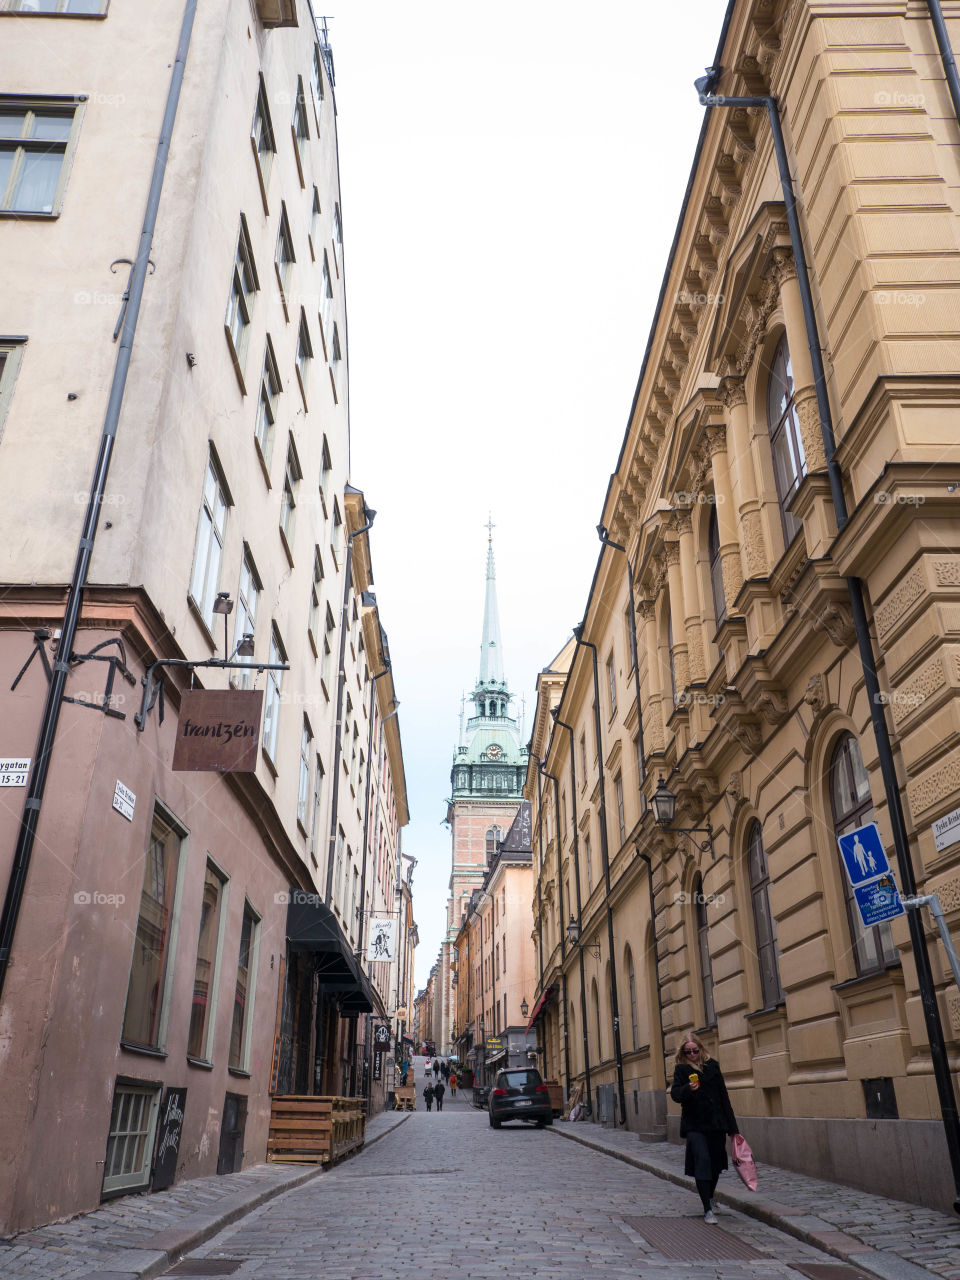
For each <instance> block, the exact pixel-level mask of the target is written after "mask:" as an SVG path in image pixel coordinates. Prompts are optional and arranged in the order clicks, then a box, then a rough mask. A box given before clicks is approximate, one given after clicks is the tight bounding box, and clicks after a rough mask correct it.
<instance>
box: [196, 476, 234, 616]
mask: <svg viewBox="0 0 960 1280" xmlns="http://www.w3.org/2000/svg"><path fill="white" fill-rule="evenodd" d="M227 506H228V497H227V492H226V486H225V485H224V483H223V480H222V478H221V476H220V473H219V471H218V469H217V467H216V465H215V463H214V460H213V457H212V456H211V457H209V458H208V459H207V471H206V475H205V476H204V481H203V498H202V500H201V503H200V519H199V521H198V524H197V546H196V552H195V554H194V558H193V578H192V580H191V582H190V596H191V598H192V600H193V603H194V604H195V605H196V606H197V609H198V611H199V613H200V617H201V618H202V619H203V621H204V622H205V623H206V625H207V628H208V629H209V630H211V631H212V630H213V604H214V601H215V600H216V598H217V591H218V589H219V586H220V567H221V564H222V562H223V539H224V536H225V532H226V526H227Z"/></svg>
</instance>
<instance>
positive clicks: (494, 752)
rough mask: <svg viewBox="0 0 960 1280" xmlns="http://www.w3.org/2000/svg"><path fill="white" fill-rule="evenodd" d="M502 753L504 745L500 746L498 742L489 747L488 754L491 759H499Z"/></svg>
mask: <svg viewBox="0 0 960 1280" xmlns="http://www.w3.org/2000/svg"><path fill="white" fill-rule="evenodd" d="M502 755H503V747H500V746H498V745H497V744H496V743H494V744H493V746H492V747H488V748H487V756H488V757H489V759H491V760H499V759H500V757H501V756H502Z"/></svg>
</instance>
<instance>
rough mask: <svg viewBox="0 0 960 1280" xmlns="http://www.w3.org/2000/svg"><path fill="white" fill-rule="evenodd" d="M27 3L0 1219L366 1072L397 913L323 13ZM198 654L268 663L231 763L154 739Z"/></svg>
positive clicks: (13, 326)
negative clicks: (193, 768)
mask: <svg viewBox="0 0 960 1280" xmlns="http://www.w3.org/2000/svg"><path fill="white" fill-rule="evenodd" d="M194 8H195V12H194ZM55 9H56V12H52V11H51V12H49V13H47V12H44V13H43V14H38V13H35V12H33V11H32V9H31V7H30V6H26V5H17V4H9V3H5V4H0V86H2V92H0V118H2V120H3V122H4V126H3V128H2V129H0V263H2V268H3V278H4V282H5V283H4V289H3V292H2V297H0V527H2V529H3V535H4V536H3V537H2V539H0V582H2V584H3V590H2V593H0V594H2V602H0V667H2V672H3V676H4V679H3V682H2V683H3V693H2V694H0V700H2V712H3V714H2V721H3V725H4V735H3V744H2V747H0V757H2V759H3V765H2V768H0V778H2V782H3V788H4V789H3V792H2V794H3V797H4V804H3V805H2V806H0V883H2V886H3V889H4V891H5V894H6V897H5V906H4V910H3V926H2V936H3V939H4V941H3V944H2V945H0V965H2V969H3V976H2V978H0V983H2V996H0V1000H2V1007H0V1070H2V1073H3V1077H4V1081H5V1085H6V1089H7V1092H8V1095H9V1097H10V1098H15V1099H19V1100H20V1102H21V1105H18V1106H7V1107H4V1108H3V1114H2V1117H0V1165H2V1167H3V1168H4V1169H6V1170H9V1171H10V1174H11V1176H10V1177H9V1178H7V1179H5V1180H4V1181H3V1184H2V1185H3V1188H4V1190H3V1192H2V1193H0V1234H4V1235H6V1234H8V1233H10V1232H12V1231H16V1230H20V1229H22V1228H25V1227H29V1226H31V1225H34V1224H36V1223H38V1222H42V1221H46V1220H49V1219H51V1218H56V1217H60V1216H63V1215H67V1214H71V1213H75V1212H78V1211H80V1210H83V1209H88V1208H91V1207H94V1206H95V1205H96V1204H97V1203H98V1202H99V1201H100V1199H101V1198H102V1197H108V1196H113V1195H117V1194H121V1193H123V1192H125V1191H131V1190H140V1189H145V1188H149V1187H157V1186H159V1185H163V1183H164V1182H169V1181H174V1180H179V1179H181V1178H184V1177H195V1176H198V1175H202V1174H207V1173H213V1172H215V1171H218V1170H219V1171H221V1172H229V1171H232V1170H234V1169H237V1168H240V1167H241V1166H244V1167H245V1166H248V1165H251V1164H254V1163H256V1162H258V1161H262V1160H263V1159H264V1158H265V1154H266V1145H267V1135H268V1126H269V1120H270V1105H271V1104H270V1098H271V1094H275V1093H290V1092H300V1093H315V1092H323V1093H333V1094H340V1093H350V1094H361V1095H363V1096H366V1097H368V1098H369V1099H370V1105H371V1106H376V1105H382V1100H383V1098H384V1095H385V1082H384V1081H382V1080H374V1079H373V1078H372V1077H373V1075H374V1074H375V1067H376V1058H375V1055H374V1054H373V1053H372V1051H371V1046H372V1043H373V1040H372V1033H373V1031H374V1030H375V1028H376V1026H377V1025H379V1024H382V1023H384V1022H386V1021H387V1020H388V1018H389V1016H390V1014H392V1013H395V1010H396V1003H395V1000H396V997H395V995H393V996H392V993H395V992H396V991H397V974H396V972H395V969H394V968H391V966H390V964H389V963H387V962H385V961H384V960H378V961H376V962H370V961H368V960H367V959H366V948H367V945H368V941H369V937H370V928H371V924H372V922H373V921H375V920H376V919H377V917H389V918H391V919H394V920H396V919H397V918H398V917H403V918H405V920H406V923H407V925H408V926H410V925H412V915H411V907H410V900H409V892H407V894H406V905H405V906H404V905H403V904H402V903H401V901H400V900H399V898H398V894H397V889H396V883H397V881H398V879H399V870H398V862H399V857H400V832H401V829H402V827H403V826H404V824H405V823H406V822H407V817H408V815H407V807H406V791H405V783H404V775H403V761H402V751H401V743H400V735H399V729H398V721H397V718H396V715H395V711H396V699H395V695H394V690H393V680H392V673H391V670H390V667H389V662H388V657H387V649H386V639H385V636H384V634H383V630H382V627H381V624H380V619H379V615H378V611H377V608H376V602H375V599H374V597H373V596H372V587H373V574H372V568H371V545H370V537H371V535H370V526H371V522H372V517H373V513H372V512H371V511H370V510H369V509H368V507H367V505H366V503H365V500H364V495H363V493H362V492H361V491H360V490H358V489H356V488H354V487H352V486H351V485H350V484H349V480H350V470H349V429H348V428H349V422H348V414H347V396H348V386H347V345H346V309H345V296H344V285H343V268H344V263H343V219H342V217H341V206H340V191H339V177H338V163H337V135H336V120H335V104H334V92H335V90H334V84H333V61H332V52H331V50H330V47H329V44H328V42H327V40H326V35H325V32H324V31H323V30H322V29H320V30H318V29H317V27H316V26H315V23H314V18H313V15H312V12H311V10H310V7H309V5H308V4H307V3H306V2H305V0H282V2H277V0H271V2H270V3H266V2H263V3H260V0H256V2H253V0H214V2H213V3H210V4H204V5H199V6H195V7H194V6H192V5H189V4H188V5H173V6H170V5H152V6H151V5H148V6H142V5H137V6H130V5H123V4H116V3H114V4H110V5H109V6H108V4H107V3H106V0H104V3H102V4H100V5H97V4H92V3H84V4H82V5H74V4H60V5H58V6H55ZM190 15H192V16H193V21H192V26H191V25H190V23H189V22H187V21H183V22H182V19H184V18H185V16H187V17H189V16H190ZM181 77H182V87H179V89H178V86H180V83H181ZM168 143H169V154H168V156H167V158H166V161H165V170H164V167H163V166H164V157H165V154H166V151H167V144H168ZM160 176H162V189H161V188H160V187H159V186H158V179H159V177H160ZM158 191H159V199H157V198H156V197H157V193H158ZM145 211H146V212H145ZM138 246H139V248H138ZM148 256H149V265H148V262H147V257H148ZM131 258H132V259H133V260H134V266H133V267H131V266H130V262H131ZM141 295H142V302H141ZM98 456H99V458H100V464H99V469H97V467H98ZM107 464H109V469H108V466H107ZM92 475H94V476H95V479H94V482H93V483H91V476H92ZM104 476H105V477H106V478H105V482H104ZM71 581H73V582H74V584H75V586H74V588H71V587H70V585H69V584H71ZM78 587H82V590H78V589H77V588H78ZM75 606H76V610H75V612H74V613H73V615H71V610H73V609H74V607H75ZM71 616H72V617H73V619H74V620H75V622H76V626H75V629H74V632H73V634H72V635H70V634H69V628H68V619H70V618H71ZM69 626H70V627H73V623H72V622H71V623H70V624H69ZM64 628H68V632H67V633H66V638H64V632H63V629H64ZM238 655H239V656H238ZM61 659H63V660H61ZM212 660H218V661H221V662H222V661H227V660H230V661H238V662H246V663H248V664H249V665H248V667H247V669H239V668H237V669H234V668H227V667H221V668H220V669H218V668H217V667H213V666H200V667H196V666H188V665H187V664H195V663H197V662H201V663H204V662H206V663H209V662H211V661H212ZM157 662H163V663H165V664H171V663H173V664H179V665H172V666H171V665H166V666H164V667H160V668H158V667H156V666H155V665H154V664H156V663H157ZM258 663H259V664H261V667H258V666H257V664H258ZM267 668H269V669H267ZM148 671H150V672H152V675H151V676H148ZM147 679H150V680H151V683H152V689H153V692H154V694H158V690H159V689H160V688H162V696H158V697H157V698H156V700H154V701H151V700H150V699H147V698H145V697H144V696H143V695H145V694H146V692H148V690H146V689H145V687H144V682H145V681H146V680H147ZM191 686H193V687H195V688H200V687H202V688H204V689H221V690H229V689H231V688H232V689H235V690H238V691H242V690H245V689H249V690H258V691H260V692H261V693H262V694H263V717H262V723H260V722H259V721H258V722H257V724H256V725H255V727H254V729H253V731H252V732H253V734H254V739H255V741H256V749H255V751H254V759H253V765H252V771H248V772H232V771H230V770H229V769H227V770H226V771H225V772H223V773H222V774H220V773H218V772H216V771H213V772H211V771H206V772H184V771H182V770H179V769H177V770H175V769H174V768H173V752H174V747H175V745H176V743H177V741H178V724H177V713H178V710H179V708H180V705H181V702H182V699H183V696H184V694H185V693H186V692H187V691H188V690H189V689H190V688H191ZM57 688H62V691H63V692H64V694H65V700H64V701H63V703H62V704H61V710H60V714H59V720H58V721H57V720H54V721H52V722H51V721H50V718H49V715H48V712H49V708H50V706H51V699H52V698H53V696H54V694H55V691H56V690H57ZM50 723H53V724H54V725H55V736H54V738H53V748H52V753H51V754H50V756H49V771H48V777H47V782H46V786H45V788H43V787H40V793H39V794H40V795H42V804H41V800H40V798H39V797H38V793H37V790H36V788H37V787H38V785H39V784H38V781H37V779H38V777H39V776H40V771H39V763H38V761H39V756H38V745H37V744H38V742H41V743H42V742H43V741H44V738H43V733H44V732H45V730H46V726H48V725H49V724H50ZM38 726H40V727H41V731H40V736H39V737H38ZM221 728H222V726H221ZM222 767H225V766H222ZM25 800H27V801H28V803H27V804H26V805H25ZM403 954H406V953H403ZM407 960H408V961H409V955H407ZM394 965H396V961H394ZM393 1029H394V1030H395V1028H393ZM381 1065H382V1064H381ZM161 1128H162V1130H163V1134H164V1141H163V1143H158V1131H159V1130H160V1129H161ZM161 1148H162V1151H161Z"/></svg>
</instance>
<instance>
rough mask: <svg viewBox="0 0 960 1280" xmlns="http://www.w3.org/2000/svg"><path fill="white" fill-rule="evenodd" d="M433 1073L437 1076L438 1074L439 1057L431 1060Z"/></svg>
mask: <svg viewBox="0 0 960 1280" xmlns="http://www.w3.org/2000/svg"><path fill="white" fill-rule="evenodd" d="M433 1074H434V1075H435V1076H438V1075H439V1074H440V1059H439V1058H434V1060H433Z"/></svg>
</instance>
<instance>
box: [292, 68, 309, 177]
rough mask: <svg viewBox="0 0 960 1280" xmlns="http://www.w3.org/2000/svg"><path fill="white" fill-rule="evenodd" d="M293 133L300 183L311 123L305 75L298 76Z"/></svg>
mask: <svg viewBox="0 0 960 1280" xmlns="http://www.w3.org/2000/svg"><path fill="white" fill-rule="evenodd" d="M290 131H291V133H292V134H293V150H294V154H295V156H296V159H297V170H298V171H299V174H300V185H301V187H302V186H304V181H303V148H304V144H305V143H307V142H309V141H310V124H309V121H308V120H307V99H306V94H305V93H304V91H303V77H302V76H297V96H296V99H295V100H294V104H293V120H292V121H291V124H290Z"/></svg>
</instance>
